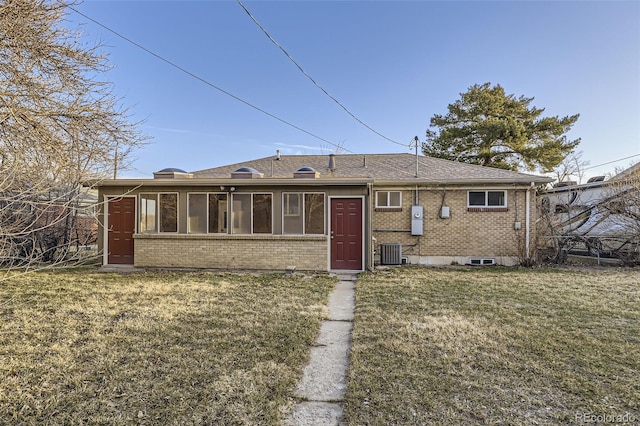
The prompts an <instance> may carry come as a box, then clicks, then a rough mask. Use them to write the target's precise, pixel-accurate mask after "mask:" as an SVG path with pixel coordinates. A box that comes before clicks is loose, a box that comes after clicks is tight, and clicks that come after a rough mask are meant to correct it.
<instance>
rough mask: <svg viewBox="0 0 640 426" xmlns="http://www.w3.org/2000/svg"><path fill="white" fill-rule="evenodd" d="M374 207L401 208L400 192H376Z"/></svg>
mask: <svg viewBox="0 0 640 426" xmlns="http://www.w3.org/2000/svg"><path fill="white" fill-rule="evenodd" d="M376 207H383V208H384V207H390V208H400V207H402V192H400V191H376Z"/></svg>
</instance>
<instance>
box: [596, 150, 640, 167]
mask: <svg viewBox="0 0 640 426" xmlns="http://www.w3.org/2000/svg"><path fill="white" fill-rule="evenodd" d="M638 156H640V154H634V155H630V156H628V157H624V158H620V159H618V160H613V161H607V162H606V163H602V164H598V165H596V166H590V167H585V169H584V170H590V169H595V168H596V167H601V166H606V165H607V164H612V163H617V162H618V161H624V160H628V159H629V158H633V157H638Z"/></svg>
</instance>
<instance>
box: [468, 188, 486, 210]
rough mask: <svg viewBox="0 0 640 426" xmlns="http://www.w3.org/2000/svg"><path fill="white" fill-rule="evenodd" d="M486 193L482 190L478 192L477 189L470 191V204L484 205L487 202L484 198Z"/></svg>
mask: <svg viewBox="0 0 640 426" xmlns="http://www.w3.org/2000/svg"><path fill="white" fill-rule="evenodd" d="M484 195H485V192H484V191H481V192H479V191H478V192H476V191H469V205H470V206H484V205H486V204H485V199H484Z"/></svg>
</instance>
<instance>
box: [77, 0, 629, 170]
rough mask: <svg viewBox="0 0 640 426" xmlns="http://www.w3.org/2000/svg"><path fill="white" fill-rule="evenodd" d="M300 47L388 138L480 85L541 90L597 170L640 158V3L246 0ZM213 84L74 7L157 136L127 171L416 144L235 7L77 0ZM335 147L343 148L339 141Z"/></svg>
mask: <svg viewBox="0 0 640 426" xmlns="http://www.w3.org/2000/svg"><path fill="white" fill-rule="evenodd" d="M243 3H244V5H245V6H246V7H247V8H248V9H249V10H250V11H251V13H252V14H253V16H254V17H255V18H256V19H257V20H258V21H259V22H260V23H261V24H262V26H263V27H264V28H265V29H266V30H267V31H268V32H269V33H270V34H271V36H272V37H273V38H274V39H275V40H277V41H278V43H280V45H282V46H283V47H284V48H285V49H286V50H287V51H288V52H289V54H290V55H291V56H292V57H293V58H294V59H295V60H296V61H297V62H298V64H300V65H301V66H302V67H303V68H304V69H305V71H306V72H307V73H309V74H310V75H311V76H312V77H313V78H314V79H315V80H316V81H317V82H318V83H319V84H320V85H321V86H322V87H324V88H325V89H326V90H327V91H328V92H329V93H330V94H331V95H332V96H334V97H335V98H336V99H338V100H339V101H340V102H341V103H342V104H343V105H344V106H345V107H347V108H348V109H349V111H351V112H352V113H353V114H354V115H355V116H356V117H358V118H359V119H360V120H361V121H363V122H364V123H366V124H367V125H368V126H370V127H371V128H373V129H375V130H376V131H377V132H379V133H381V134H383V135H385V136H386V137H388V138H389V139H392V140H394V141H397V142H399V143H402V144H408V143H409V142H410V141H411V139H412V138H413V137H414V136H418V138H419V139H420V140H424V137H425V131H426V129H427V128H428V126H429V120H430V118H431V117H432V116H433V115H434V114H444V113H446V108H447V105H448V104H450V103H453V102H454V101H455V100H457V99H458V98H459V97H460V93H461V92H465V91H466V90H467V89H468V88H469V87H470V86H471V85H473V84H482V83H485V82H491V83H493V84H500V85H502V86H503V87H504V88H505V90H506V92H507V93H513V94H515V95H517V96H520V95H524V96H527V97H534V98H535V99H534V101H533V103H532V104H533V105H535V106H537V107H541V108H545V112H544V114H543V115H544V116H556V115H558V116H566V115H572V114H576V113H579V114H580V119H579V120H578V122H577V123H576V125H575V126H574V128H573V130H572V131H571V132H570V133H569V137H570V138H572V139H575V138H581V139H582V143H581V144H580V145H579V147H578V150H580V151H582V152H583V159H584V160H587V161H589V162H590V166H591V168H590V169H589V170H588V171H587V174H588V175H590V176H591V175H597V174H604V173H607V172H612V171H613V170H614V168H615V167H626V166H628V165H630V164H631V163H632V162H635V161H639V160H640V156H636V157H633V158H629V159H627V160H623V161H618V162H615V163H612V164H607V165H604V166H602V167H593V166H597V165H600V164H603V163H607V162H613V161H615V160H619V159H621V158H624V157H630V156H634V155H636V154H640V2H636V1H623V2H616V1H602V2H597V1H586V2H581V1H555V2H543V1H497V2H489V1H447V2H444V1H259V2H258V1H243ZM76 9H77V10H78V11H80V12H82V13H83V14H86V15H87V16H89V17H91V18H92V19H94V20H96V21H99V22H100V23H101V24H103V25H105V26H107V27H109V28H111V29H112V30H114V31H116V32H118V33H120V34H121V35H123V36H125V37H127V38H129V39H131V40H132V41H134V42H136V43H138V44H140V45H142V46H144V47H145V48H146V49H148V50H150V51H152V52H154V53H155V54H157V55H159V56H161V57H163V58H164V59H166V60H168V61H171V62H173V63H175V64H177V65H179V66H180V67H182V68H184V69H186V70H188V71H189V72H190V73H192V74H194V75H196V76H198V77H199V78H201V79H203V80H205V81H206V82H208V83H210V84H213V85H215V86H217V87H219V88H222V89H224V90H225V91H227V92H229V93H232V94H233V95H235V96H237V97H238V98H241V99H243V100H244V101H246V102H248V103H250V104H253V105H255V106H257V107H259V108H261V109H263V110H265V111H267V112H269V113H270V114H273V115H275V116H277V117H279V118H281V119H283V120H285V121H287V122H289V123H291V124H294V125H295V126H297V127H299V128H301V129H304V130H305V131H307V132H309V133H312V134H313V135H315V136H318V137H320V138H322V139H324V140H320V139H318V138H316V137H314V136H311V135H309V134H308V133H305V132H302V131H300V130H298V129H295V128H293V127H290V126H288V125H286V124H284V123H282V122H281V121H278V120H276V119H274V118H271V117H269V116H267V115H265V114H263V113H262V112H259V111H257V110H255V109H253V108H251V107H249V106H247V105H246V104H244V103H242V102H239V101H238V100H236V99H233V98H232V97H229V96H227V95H225V94H223V93H221V92H220V91H218V90H216V89H214V88H212V87H211V86H210V85H208V84H206V83H204V82H202V81H200V80H198V79H195V78H193V77H192V76H189V75H188V74H186V73H184V72H182V71H180V70H178V69H176V68H174V67H172V66H170V65H168V64H167V63H166V62H163V61H162V60H160V59H158V58H157V57H154V56H153V55H151V54H149V53H147V52H145V51H144V50H142V49H140V48H139V47H136V46H135V45H133V44H131V43H129V42H127V41H125V40H123V39H122V38H120V37H118V36H116V35H115V34H113V33H112V32H109V31H108V30H106V29H105V28H103V27H101V26H99V25H97V24H96V23H94V22H91V21H90V20H88V19H86V18H85V17H83V16H81V15H79V14H77V13H74V12H70V14H69V16H68V19H69V20H70V23H71V25H79V26H80V28H81V30H82V31H83V32H84V37H85V40H87V41H89V42H92V43H93V42H101V43H103V44H104V47H103V51H104V52H105V53H106V54H108V55H109V59H110V63H111V64H112V65H113V67H114V68H113V69H112V70H111V71H109V72H108V73H107V75H106V76H105V79H107V80H108V81H111V82H113V83H114V93H115V95H116V96H118V97H121V98H122V102H123V104H124V105H125V106H127V107H129V108H130V110H131V112H132V114H133V116H132V119H133V120H141V119H144V120H145V122H144V124H143V125H142V126H141V130H142V131H143V132H144V133H145V134H147V135H148V136H150V137H151V138H152V139H151V141H150V144H149V145H147V146H146V147H144V148H142V149H140V150H139V151H137V152H136V153H135V157H136V159H135V162H134V163H133V168H132V169H131V170H129V171H126V172H123V173H121V175H120V177H125V176H126V177H150V176H151V174H152V173H153V172H154V171H157V170H160V169H162V168H165V167H179V168H182V169H185V170H188V171H194V170H199V169H204V168H209V167H215V166H219V165H224V164H229V163H235V162H242V161H244V160H249V159H253V158H260V157H266V156H269V155H275V153H276V149H279V150H280V151H281V152H282V153H283V154H329V153H331V152H333V151H335V149H336V147H335V146H334V145H333V144H335V145H339V146H341V147H342V148H344V151H343V152H355V153H383V152H412V150H411V151H410V150H409V148H408V147H405V146H401V145H399V144H395V143H392V142H389V141H388V140H386V139H384V138H382V137H380V136H378V135H376V134H375V133H373V132H372V131H371V130H369V129H367V128H366V127H364V126H363V125H362V124H360V123H358V122H357V121H356V120H354V119H353V118H352V117H351V116H349V115H348V114H347V113H346V112H345V111H344V110H343V109H341V108H340V107H339V106H338V105H337V104H336V103H335V102H334V101H333V100H331V99H330V98H328V97H327V96H326V95H325V94H324V93H322V92H321V91H320V90H319V89H318V88H317V87H315V86H314V85H313V84H312V82H311V81H309V79H307V77H305V76H304V75H303V74H302V73H301V72H300V71H299V70H298V69H297V68H296V66H295V65H294V64H293V63H292V62H291V61H290V60H289V59H287V58H286V56H285V55H284V54H283V53H282V52H281V51H280V50H279V49H278V48H277V47H276V46H275V45H274V44H272V43H271V41H269V39H268V38H267V37H266V36H265V35H264V34H263V33H262V31H261V30H260V29H259V28H258V27H257V26H256V25H255V24H254V22H253V21H252V20H251V18H250V17H249V16H248V15H247V14H246V13H245V11H244V10H243V9H242V7H241V6H240V5H239V4H238V3H236V2H235V1H231V0H228V1H91V0H85V2H84V3H82V4H80V5H78V6H76ZM327 141H328V142H327Z"/></svg>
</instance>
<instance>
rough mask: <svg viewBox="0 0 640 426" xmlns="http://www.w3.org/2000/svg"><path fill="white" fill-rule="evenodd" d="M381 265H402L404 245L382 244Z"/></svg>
mask: <svg viewBox="0 0 640 426" xmlns="http://www.w3.org/2000/svg"><path fill="white" fill-rule="evenodd" d="M380 263H381V264H383V265H402V245H400V244H380Z"/></svg>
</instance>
